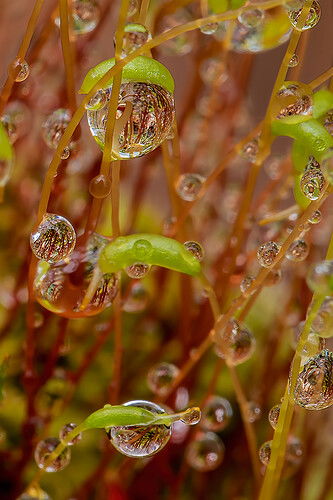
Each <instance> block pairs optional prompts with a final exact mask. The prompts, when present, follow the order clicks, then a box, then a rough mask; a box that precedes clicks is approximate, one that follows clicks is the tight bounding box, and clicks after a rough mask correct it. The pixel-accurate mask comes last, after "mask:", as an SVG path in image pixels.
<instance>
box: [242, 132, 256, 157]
mask: <svg viewBox="0 0 333 500" xmlns="http://www.w3.org/2000/svg"><path fill="white" fill-rule="evenodd" d="M258 152H259V138H258V137H254V138H253V139H252V140H251V141H250V142H248V143H247V144H245V146H244V147H243V149H242V152H241V156H242V157H243V158H245V160H248V161H250V162H251V163H255V161H256V159H257V154H258Z"/></svg>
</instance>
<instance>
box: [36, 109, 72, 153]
mask: <svg viewBox="0 0 333 500" xmlns="http://www.w3.org/2000/svg"><path fill="white" fill-rule="evenodd" d="M70 120H71V114H70V111H69V110H68V109H63V108H61V109H57V110H56V111H53V113H51V114H50V115H49V116H48V117H47V119H46V120H45V122H44V123H43V125H42V133H43V139H44V141H45V143H46V144H47V146H48V147H49V148H51V149H57V146H58V144H59V142H60V139H61V137H62V135H63V133H64V131H65V129H66V128H67V126H68V124H69V122H70Z"/></svg>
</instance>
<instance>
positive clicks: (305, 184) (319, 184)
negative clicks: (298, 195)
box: [301, 164, 325, 200]
mask: <svg viewBox="0 0 333 500" xmlns="http://www.w3.org/2000/svg"><path fill="white" fill-rule="evenodd" d="M324 186H325V177H324V175H323V173H322V171H321V170H320V168H317V167H316V166H313V165H312V164H311V165H309V166H307V168H306V169H305V172H304V174H303V175H302V177H301V189H302V191H303V194H304V195H305V196H306V197H307V198H309V200H318V198H319V197H320V195H321V194H322V192H323V189H324Z"/></svg>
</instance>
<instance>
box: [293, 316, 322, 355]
mask: <svg viewBox="0 0 333 500" xmlns="http://www.w3.org/2000/svg"><path fill="white" fill-rule="evenodd" d="M304 324H305V321H301V322H300V323H299V324H298V325H297V326H296V327H294V328H293V338H292V346H293V347H294V349H296V347H297V343H298V342H299V339H300V337H301V334H302V331H303V330H304ZM324 348H325V340H324V339H323V338H321V337H319V336H318V335H317V334H316V333H315V332H314V331H313V329H312V328H311V330H310V332H309V335H308V338H307V341H306V343H305V344H304V346H303V349H302V353H301V354H302V356H304V357H305V358H309V357H311V356H315V355H316V354H318V352H320V351H322V350H323V349H324Z"/></svg>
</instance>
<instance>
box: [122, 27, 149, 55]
mask: <svg viewBox="0 0 333 500" xmlns="http://www.w3.org/2000/svg"><path fill="white" fill-rule="evenodd" d="M148 40H151V34H150V32H149V30H148V29H147V28H146V27H145V26H144V25H143V24H139V23H129V24H127V25H126V26H125V30H124V36H123V52H122V55H123V57H126V55H127V54H130V53H131V52H133V51H134V50H136V49H138V48H139V47H141V46H142V45H144V44H145V43H146V42H148ZM114 43H115V39H114Z"/></svg>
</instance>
